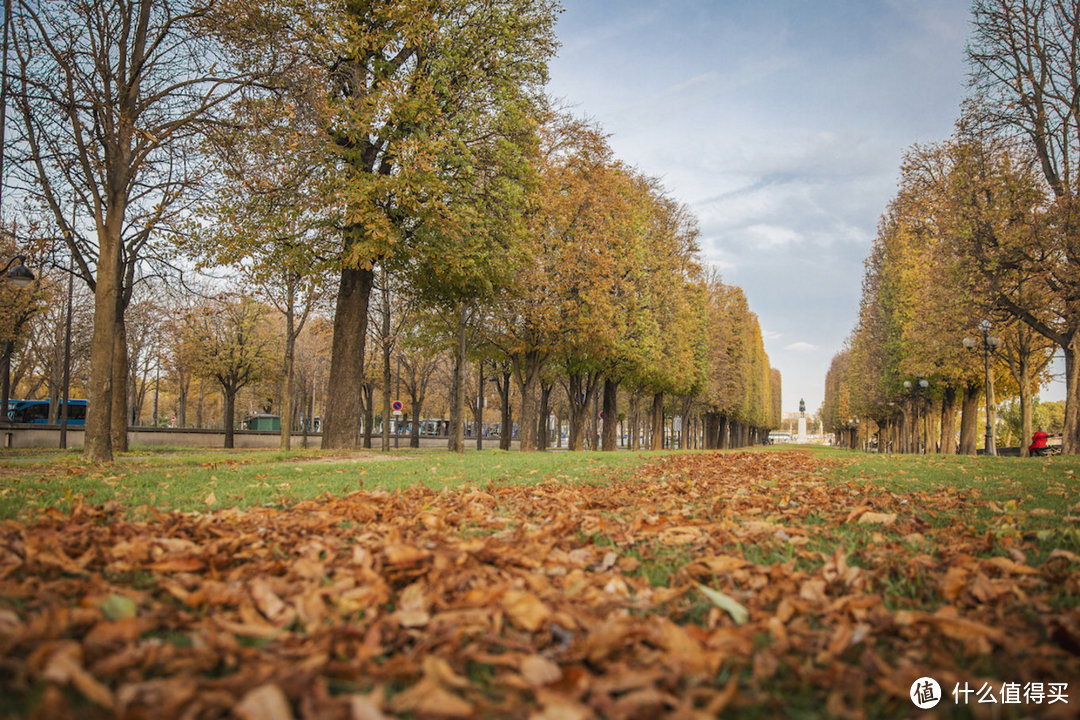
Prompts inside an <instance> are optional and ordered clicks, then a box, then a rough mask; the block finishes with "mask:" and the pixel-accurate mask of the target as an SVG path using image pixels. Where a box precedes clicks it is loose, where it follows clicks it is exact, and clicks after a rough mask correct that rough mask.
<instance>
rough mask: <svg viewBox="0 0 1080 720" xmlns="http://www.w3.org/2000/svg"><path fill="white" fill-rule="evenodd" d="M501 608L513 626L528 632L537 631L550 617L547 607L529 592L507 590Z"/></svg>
mask: <svg viewBox="0 0 1080 720" xmlns="http://www.w3.org/2000/svg"><path fill="white" fill-rule="evenodd" d="M502 607H503V611H504V612H505V613H506V614H507V616H508V617H509V618H510V620H511V621H512V622H513V623H514V624H515V625H517V626H518V627H520V628H522V629H523V630H528V631H529V632H536V631H537V630H539V629H540V627H541V626H542V625H543V624H544V621H545V620H547V619H548V618H549V617H551V610H549V609H548V607H547V605H545V604H544V603H543V602H542V601H541V600H540V598H538V597H536V596H535V595H533V594H532V593H530V592H524V591H520V590H507V591H506V592H505V593H504V594H503V596H502Z"/></svg>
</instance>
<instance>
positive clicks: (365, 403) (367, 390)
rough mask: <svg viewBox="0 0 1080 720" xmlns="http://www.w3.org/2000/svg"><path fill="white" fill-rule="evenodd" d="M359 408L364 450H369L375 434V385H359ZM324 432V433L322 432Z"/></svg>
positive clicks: (366, 383) (365, 383)
mask: <svg viewBox="0 0 1080 720" xmlns="http://www.w3.org/2000/svg"><path fill="white" fill-rule="evenodd" d="M360 397H361V407H362V411H363V414H364V422H363V427H364V443H363V444H364V449H365V450H370V449H371V440H372V437H373V436H374V434H375V385H374V384H373V383H369V382H363V383H361V385H360ZM324 432H325V431H324Z"/></svg>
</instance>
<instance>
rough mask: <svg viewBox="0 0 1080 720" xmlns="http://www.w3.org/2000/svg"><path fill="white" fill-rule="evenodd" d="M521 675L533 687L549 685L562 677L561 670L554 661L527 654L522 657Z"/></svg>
mask: <svg viewBox="0 0 1080 720" xmlns="http://www.w3.org/2000/svg"><path fill="white" fill-rule="evenodd" d="M520 672H521V677H523V678H525V682H527V683H529V684H530V685H532V686H533V687H541V686H543V685H550V684H551V683H553V682H557V681H558V680H560V679H561V678H562V670H561V669H560V668H559V666H558V665H557V664H556V663H553V662H552V661H551V660H548V659H547V658H545V657H541V656H539V655H529V656H527V657H525V658H523V659H522V661H521V666H520Z"/></svg>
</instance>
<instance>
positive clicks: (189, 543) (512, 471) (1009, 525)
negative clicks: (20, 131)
mask: <svg viewBox="0 0 1080 720" xmlns="http://www.w3.org/2000/svg"><path fill="white" fill-rule="evenodd" d="M0 464H2V465H0V500H2V504H0V514H2V515H3V516H4V517H5V518H7V519H6V520H4V521H3V522H2V523H0V717H29V716H32V715H33V716H38V717H62V716H65V715H67V716H75V717H111V716H123V717H132V718H137V717H151V716H153V717H155V718H168V717H181V716H183V717H229V716H230V714H231V716H234V717H241V718H255V717H260V718H270V719H271V720H277V719H278V718H309V717H310V718H316V717H318V718H321V717H327V718H377V717H492V718H498V717H521V718H537V719H542V718H548V719H551V720H554V719H555V718H582V719H584V718H591V717H605V718H606V717H611V718H639V717H640V718H651V717H664V716H667V717H673V718H674V717H678V718H683V717H714V716H716V715H717V714H719V713H721V712H722V713H723V714H725V715H729V716H733V717H750V718H755V717H762V718H765V717H778V716H779V717H839V718H878V717H881V718H885V717H897V716H902V717H916V716H920V715H921V714H922V713H923V711H921V710H919V709H918V708H916V706H915V705H914V704H913V702H912V700H911V699H910V697H909V693H910V692H911V690H912V688H913V684H915V681H916V680H917V679H918V678H922V677H930V678H934V679H935V680H936V681H937V682H938V683H939V686H940V690H939V691H938V694H937V696H938V697H939V698H940V702H939V704H938V705H937V707H936V708H935V709H934V710H931V711H929V712H930V713H931V714H934V713H936V714H938V715H940V716H942V717H953V716H959V717H965V716H970V717H983V716H986V717H991V716H993V717H1075V716H1076V715H1077V712H1076V708H1077V704H1078V703H1080V686H1078V685H1077V682H1078V681H1080V656H1078V653H1080V609H1078V605H1077V597H1078V596H1080V491H1078V488H1077V485H1076V480H1075V475H1076V472H1077V471H1078V470H1080V459H1073V458H1047V459H1042V458H1040V459H1030V460H1020V459H1015V458H970V457H965V458H941V457H933V456H930V457H910V456H908V457H900V456H874V455H865V454H858V453H847V452H840V451H835V450H822V449H813V450H796V449H792V448H783V449H780V450H774V451H767V452H763V451H755V452H726V453H643V454H632V453H616V454H611V455H607V454H597V453H583V454H570V453H548V454H542V455H536V454H533V455H522V454H518V453H502V452H497V451H492V452H487V451H485V452H484V453H469V454H466V455H465V456H464V457H455V456H450V455H447V454H445V453H433V452H423V453H408V452H401V453H391V454H389V455H382V454H379V453H375V454H370V453H369V454H349V455H341V454H327V453H321V452H315V451H303V452H294V453H290V454H288V455H284V456H283V455H281V454H279V453H272V452H244V453H221V452H213V453H201V454H185V453H183V452H168V453H156V454H146V453H139V452H136V453H134V454H132V455H131V456H130V457H125V458H123V459H121V460H120V461H119V462H117V463H115V464H114V465H113V466H111V467H110V468H108V470H107V471H106V472H102V471H101V470H100V469H95V468H90V467H87V466H85V465H83V464H82V463H81V462H80V461H79V460H78V459H77V458H73V457H62V458H57V457H53V456H42V455H31V454H20V455H5V456H0ZM915 687H916V688H919V689H923V688H924V686H923V685H916V686H915ZM924 694H925V693H924ZM990 699H994V700H995V701H996V702H995V703H994V704H993V705H991V704H990V703H989V700H990ZM1066 700H1067V702H1065V701H1066ZM4 703H7V705H6V706H5V705H4Z"/></svg>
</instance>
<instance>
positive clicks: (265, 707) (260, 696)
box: [233, 684, 293, 720]
mask: <svg viewBox="0 0 1080 720" xmlns="http://www.w3.org/2000/svg"><path fill="white" fill-rule="evenodd" d="M233 713H234V714H236V716H237V717H239V718H240V720H293V713H292V709H291V708H290V707H289V701H288V699H287V698H286V697H285V693H283V692H282V691H281V688H279V687H278V686H277V685H274V684H267V685H260V686H259V687H257V688H254V689H253V690H250V691H248V693H247V694H245V695H244V697H243V698H241V700H240V702H238V703H237V704H236V706H235V707H234V708H233Z"/></svg>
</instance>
